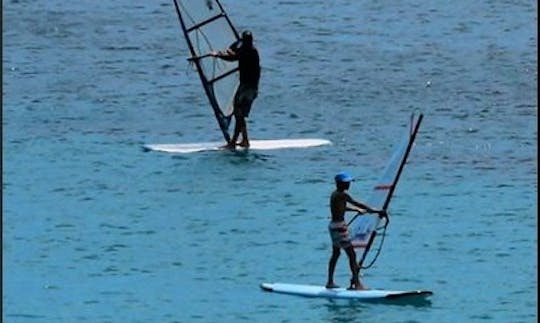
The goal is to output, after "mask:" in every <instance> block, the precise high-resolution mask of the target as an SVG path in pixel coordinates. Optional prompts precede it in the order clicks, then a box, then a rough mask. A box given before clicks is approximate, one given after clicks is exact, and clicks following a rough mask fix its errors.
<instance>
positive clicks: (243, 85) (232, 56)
mask: <svg viewBox="0 0 540 323" xmlns="http://www.w3.org/2000/svg"><path fill="white" fill-rule="evenodd" d="M210 55H211V56H214V57H218V58H221V59H223V60H226V61H238V68H239V70H240V85H239V86H238V89H237V90H236V93H235V95H234V112H233V113H234V118H235V119H236V124H235V126H234V134H233V136H232V138H231V140H230V141H229V142H228V143H227V144H226V145H225V146H224V148H229V149H235V148H236V144H237V143H236V141H237V140H238V137H239V136H240V133H242V141H241V142H240V143H239V144H238V145H239V146H242V147H249V139H248V133H247V125H246V120H245V118H247V117H248V116H249V112H250V110H251V105H252V104H253V101H254V100H255V98H256V97H257V94H258V91H259V78H260V76H261V67H260V65H259V53H258V51H257V49H256V48H255V46H254V45H253V35H252V34H251V32H249V31H244V32H243V33H242V40H241V45H240V46H238V44H237V43H235V44H233V45H231V46H230V47H229V48H228V49H227V50H225V51H219V52H211V53H210Z"/></svg>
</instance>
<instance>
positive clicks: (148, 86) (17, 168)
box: [2, 0, 538, 323]
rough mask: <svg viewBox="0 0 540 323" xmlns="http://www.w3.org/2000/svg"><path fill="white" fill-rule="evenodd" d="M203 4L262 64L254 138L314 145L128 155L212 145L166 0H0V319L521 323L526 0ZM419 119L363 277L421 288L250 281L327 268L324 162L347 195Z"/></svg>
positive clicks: (524, 305) (531, 46)
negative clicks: (419, 300)
mask: <svg viewBox="0 0 540 323" xmlns="http://www.w3.org/2000/svg"><path fill="white" fill-rule="evenodd" d="M223 5H224V6H225V8H226V9H227V10H228V13H229V15H230V17H231V19H232V20H233V22H234V23H235V24H236V25H237V27H238V28H239V30H244V29H249V30H251V31H252V33H253V35H254V38H255V44H256V46H257V47H258V48H259V52H260V55H261V65H262V78H261V83H260V91H259V96H258V98H257V99H256V100H255V102H254V105H253V109H252V112H251V115H250V119H249V122H248V127H249V131H250V135H251V138H252V139H285V138H324V139H328V140H331V141H332V143H333V144H332V145H330V146H324V147H317V148H309V149H288V150H273V151H248V152H247V153H246V152H236V153H235V152H230V151H212V152H203V153H193V154H184V155H173V154H167V153H160V152H145V151H143V150H142V149H141V147H142V146H143V145H144V144H150V143H154V144H155V143H192V142H204V141H220V140H223V139H222V135H221V132H220V130H219V128H218V126H217V122H216V121H215V119H214V116H213V113H212V110H211V109H210V107H209V104H208V100H207V98H206V97H205V96H204V92H203V89H202V87H201V83H200V80H199V79H198V75H197V74H196V72H195V70H194V68H193V67H192V66H190V64H189V63H188V62H187V61H186V58H187V57H188V56H189V54H188V50H187V47H186V44H185V42H184V39H183V37H182V34H181V31H180V28H179V22H178V19H177V16H176V13H175V9H174V5H173V2H172V1H126V0H117V1H89V0H80V1H58V0H47V1H45V0H34V1H28V0H7V1H3V2H2V10H3V12H2V15H3V17H2V22H3V35H2V36H3V55H2V68H3V70H2V73H3V80H2V99H3V106H2V112H3V115H2V134H3V136H2V146H3V147H2V153H3V156H2V164H3V165H2V166H3V167H2V177H3V178H2V188H3V192H2V195H3V206H2V211H3V219H2V223H3V229H2V231H3V244H2V254H3V255H2V257H3V296H2V300H3V307H2V308H3V310H2V319H3V321H4V322H8V323H18V322H30V323H32V322H36V323H37V322H524V323H525V322H536V321H537V306H538V297H537V286H538V276H537V269H538V265H537V264H538V258H537V243H538V240H537V229H538V221H537V211H538V200H537V193H538V186H537V175H538V167H537V162H538V159H537V138H538V137H537V136H538V133H537V118H538V101H537V86H538V72H537V63H538V61H537V43H538V35H537V22H538V21H537V9H538V8H537V3H536V1H529V0H515V1H503V0H500V1H493V0H478V1H469V0H457V1H416V0H397V1H353V0H339V1H321V0H315V1H305V0H290V1H261V0H250V1H232V0H228V1H227V0H223ZM415 111H416V112H417V113H418V112H422V113H424V120H423V123H422V126H421V128H420V132H419V134H418V137H417V141H416V144H415V146H414V148H413V150H412V152H411V155H410V161H409V163H408V164H407V165H406V167H405V169H404V172H403V175H402V178H401V181H400V183H399V185H398V187H397V190H396V194H395V197H394V199H393V201H392V203H391V204H390V209H389V212H390V218H391V222H390V225H389V227H388V230H387V234H386V238H385V240H384V244H383V247H382V251H381V253H380V256H379V258H378V259H377V262H376V263H375V264H374V265H373V267H371V268H370V269H368V270H365V271H363V272H362V275H363V276H362V280H363V281H364V283H365V284H366V285H367V286H369V287H371V288H385V289H399V290H408V289H427V290H431V291H433V292H434V294H433V296H432V297H431V302H429V303H424V304H421V305H418V304H401V305H396V304H381V303H361V302H357V301H345V300H334V301H332V300H328V299H323V298H302V297H296V296H289V295H280V294H273V293H267V292H264V291H262V290H261V289H260V288H259V284H260V283H262V282H285V283H298V284H319V285H320V284H324V283H325V282H326V274H327V265H328V258H329V256H330V249H331V244H330V239H329V235H328V232H327V224H328V220H329V208H328V200H329V199H328V198H329V194H330V193H331V191H332V190H333V188H334V183H333V176H334V175H335V174H336V173H337V172H339V171H341V170H347V171H349V172H351V173H352V174H353V175H354V176H355V177H356V178H357V180H356V181H355V182H354V183H353V184H352V186H351V189H350V193H351V195H352V196H353V197H355V198H357V199H359V200H362V199H365V198H366V197H367V196H368V195H369V191H370V189H371V187H372V186H373V185H374V183H375V182H376V180H377V178H378V177H379V175H380V174H381V172H382V171H383V169H384V166H385V164H386V162H387V160H388V159H389V157H390V155H391V154H392V147H393V145H394V144H395V143H397V142H399V141H400V139H401V138H402V136H403V134H404V133H405V132H406V129H407V126H408V122H409V118H410V114H411V113H412V112H415ZM353 215H354V214H348V215H347V218H348V219H350V217H352V216H353ZM349 278H350V273H349V269H348V263H347V258H346V256H345V254H344V253H343V254H342V256H341V258H340V260H339V263H338V267H337V269H336V283H338V284H340V285H342V286H347V285H348V280H349Z"/></svg>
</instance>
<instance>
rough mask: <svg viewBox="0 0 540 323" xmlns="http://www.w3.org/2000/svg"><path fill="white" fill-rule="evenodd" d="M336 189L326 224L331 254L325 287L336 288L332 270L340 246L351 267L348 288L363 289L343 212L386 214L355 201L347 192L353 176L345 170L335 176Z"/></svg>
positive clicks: (339, 251)
mask: <svg viewBox="0 0 540 323" xmlns="http://www.w3.org/2000/svg"><path fill="white" fill-rule="evenodd" d="M334 179H335V182H336V190H335V191H334V192H332V195H331V196H330V211H331V214H332V220H331V221H330V223H329V225H328V231H329V233H330V237H331V239H332V256H331V257H330V261H329V263H328V281H327V282H326V288H337V287H339V286H337V285H336V284H334V270H335V268H336V264H337V261H338V258H339V255H340V253H341V248H343V249H344V250H345V252H346V253H347V256H348V257H349V266H350V268H351V273H352V279H351V286H350V287H349V289H354V290H363V289H367V288H366V287H365V286H364V285H362V283H361V282H360V279H359V275H360V268H359V266H358V264H357V262H356V252H355V251H354V247H353V245H352V244H351V240H350V237H349V231H348V229H347V223H345V212H346V211H356V212H359V213H360V214H365V213H379V215H381V216H386V212H385V211H379V210H374V209H372V208H370V207H369V206H367V205H366V204H364V203H361V202H358V201H355V200H354V199H353V198H352V197H351V196H350V195H349V193H348V192H347V190H348V189H349V187H350V185H351V182H352V181H353V177H352V176H351V175H349V174H348V173H346V172H340V173H339V174H337V175H336V176H335V178H334Z"/></svg>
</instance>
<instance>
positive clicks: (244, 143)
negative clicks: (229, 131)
mask: <svg viewBox="0 0 540 323" xmlns="http://www.w3.org/2000/svg"><path fill="white" fill-rule="evenodd" d="M240 120H241V121H240ZM238 121H239V123H240V130H239V131H240V132H241V133H242V141H241V142H240V143H239V144H238V145H239V146H242V147H246V148H247V147H249V138H248V133H247V124H246V119H245V118H244V117H239V120H238Z"/></svg>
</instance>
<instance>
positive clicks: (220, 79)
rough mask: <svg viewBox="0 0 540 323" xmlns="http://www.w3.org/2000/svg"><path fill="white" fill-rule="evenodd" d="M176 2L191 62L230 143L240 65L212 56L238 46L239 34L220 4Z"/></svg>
mask: <svg viewBox="0 0 540 323" xmlns="http://www.w3.org/2000/svg"><path fill="white" fill-rule="evenodd" d="M173 1H174V5H175V9H176V13H177V15H178V19H179V21H180V27H181V29H182V34H183V36H184V39H185V41H186V44H187V47H188V49H189V52H190V55H189V57H188V60H189V61H191V62H192V63H193V64H194V65H195V67H196V70H197V73H198V74H199V78H200V80H201V83H202V86H203V89H204V93H205V94H206V96H207V97H208V101H209V103H210V106H211V107H212V110H213V112H214V116H215V118H216V120H217V122H218V125H219V127H220V130H221V132H222V133H223V137H224V138H225V140H226V141H229V140H230V135H229V124H230V121H231V117H232V113H233V100H234V94H235V92H236V89H237V87H238V84H239V78H238V74H239V69H238V63H237V62H229V61H225V60H220V59H218V58H216V57H213V56H211V55H209V53H211V52H215V51H219V50H222V49H224V48H228V47H230V46H231V45H232V44H236V43H237V42H238V41H239V39H240V37H239V34H238V32H237V30H236V28H235V27H234V25H233V24H232V22H231V20H230V19H229V17H228V15H227V13H226V12H225V10H224V8H223V6H222V5H221V3H220V2H219V0H205V1H202V0H200V1H182V0H173Z"/></svg>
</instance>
